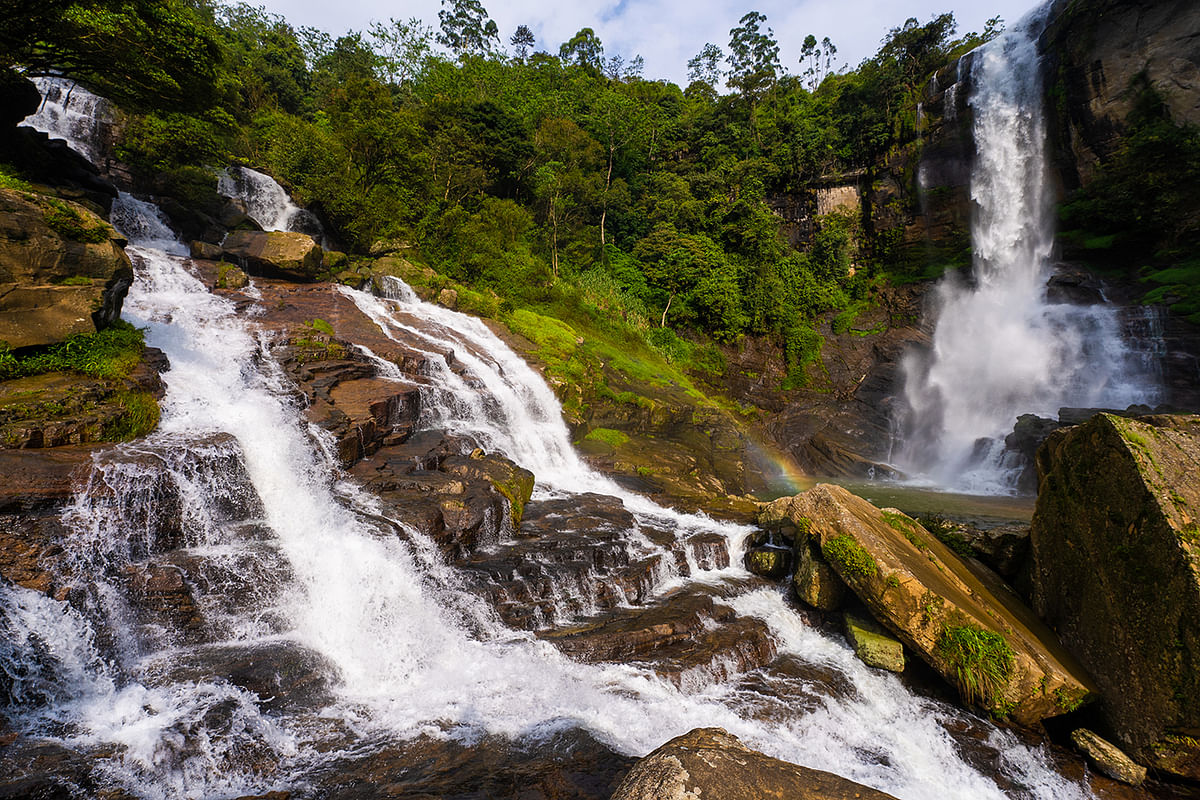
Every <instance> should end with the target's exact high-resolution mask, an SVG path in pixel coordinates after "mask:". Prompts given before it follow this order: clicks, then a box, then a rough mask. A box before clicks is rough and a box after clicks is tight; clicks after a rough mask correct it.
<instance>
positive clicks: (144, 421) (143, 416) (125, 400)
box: [103, 392, 159, 442]
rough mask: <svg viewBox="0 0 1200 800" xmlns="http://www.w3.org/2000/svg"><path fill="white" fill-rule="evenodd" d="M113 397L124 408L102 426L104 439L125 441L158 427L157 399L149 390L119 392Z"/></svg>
mask: <svg viewBox="0 0 1200 800" xmlns="http://www.w3.org/2000/svg"><path fill="white" fill-rule="evenodd" d="M114 399H115V400H116V401H117V403H119V404H120V405H121V407H122V408H123V409H124V413H123V414H122V415H121V416H120V417H118V418H117V419H116V420H114V421H112V422H110V423H108V424H107V425H105V426H104V433H103V436H104V439H105V440H107V441H113V442H126V441H129V440H130V439H136V438H137V437H139V436H145V435H146V434H147V433H150V431H152V430H154V429H155V428H156V427H158V419H159V408H158V401H157V400H155V399H154V395H152V394H150V393H149V392H119V393H117V394H116V395H115V397H114Z"/></svg>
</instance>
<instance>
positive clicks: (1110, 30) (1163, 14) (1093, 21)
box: [1040, 0, 1200, 188]
mask: <svg viewBox="0 0 1200 800" xmlns="http://www.w3.org/2000/svg"><path fill="white" fill-rule="evenodd" d="M1197 30H1200V6H1198V5H1197V4H1196V3H1194V2H1192V0H1085V1H1084V2H1067V0H1058V2H1057V3H1055V8H1054V11H1053V12H1052V21H1051V22H1050V24H1049V26H1048V27H1047V29H1046V32H1045V33H1044V34H1043V36H1042V40H1041V42H1040V45H1041V48H1042V50H1043V51H1045V52H1046V53H1047V60H1046V62H1045V64H1044V67H1045V69H1046V74H1047V79H1046V85H1047V88H1048V90H1049V91H1050V92H1051V93H1052V94H1054V95H1055V97H1056V101H1055V102H1050V103H1047V108H1048V109H1049V110H1050V111H1051V113H1052V114H1055V115H1056V117H1057V118H1056V119H1055V120H1054V123H1055V124H1054V125H1052V126H1051V131H1052V134H1053V136H1054V138H1055V139H1056V140H1057V141H1056V145H1057V149H1058V151H1059V155H1058V159H1057V161H1058V164H1059V166H1060V169H1061V172H1062V176H1063V182H1064V183H1065V184H1066V186H1067V187H1068V188H1073V187H1075V186H1078V185H1080V183H1084V184H1086V183H1087V182H1088V180H1089V179H1090V178H1091V176H1092V174H1093V173H1094V172H1095V168H1096V165H1097V164H1098V163H1099V162H1101V161H1103V160H1105V159H1107V158H1108V157H1109V156H1111V155H1112V154H1113V153H1114V152H1115V150H1116V149H1117V147H1119V146H1120V142H1121V134H1122V133H1123V131H1124V128H1125V118H1126V116H1127V115H1128V114H1129V112H1130V110H1131V109H1132V108H1133V105H1134V103H1135V101H1136V99H1137V92H1136V91H1135V90H1133V89H1132V85H1133V83H1134V81H1135V79H1140V78H1142V77H1144V78H1145V80H1146V81H1147V82H1148V83H1149V85H1150V86H1151V87H1153V88H1154V89H1156V90H1157V91H1158V92H1159V93H1160V94H1161V95H1162V96H1163V98H1164V100H1165V101H1166V103H1167V105H1168V107H1169V108H1170V110H1171V116H1172V118H1173V119H1174V120H1175V121H1176V122H1190V123H1192V124H1200V40H1197V37H1196V35H1195V32H1196V31H1197Z"/></svg>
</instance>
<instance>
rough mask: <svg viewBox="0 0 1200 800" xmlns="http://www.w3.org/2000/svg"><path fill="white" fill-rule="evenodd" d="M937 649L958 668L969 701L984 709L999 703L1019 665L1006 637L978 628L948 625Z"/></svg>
mask: <svg viewBox="0 0 1200 800" xmlns="http://www.w3.org/2000/svg"><path fill="white" fill-rule="evenodd" d="M934 650H935V652H936V653H937V654H938V656H940V657H941V658H942V659H944V660H945V661H946V662H947V663H948V664H949V665H950V666H951V667H952V668H953V669H954V674H955V680H956V683H957V684H958V688H959V690H960V691H961V692H962V696H963V699H964V700H965V701H966V702H968V703H972V704H976V705H979V706H982V707H984V708H995V707H996V706H997V705H998V704H999V702H1000V700H1001V697H1000V695H1001V692H1002V691H1003V689H1004V687H1005V686H1006V685H1007V684H1008V681H1009V678H1010V677H1012V672H1013V668H1014V665H1015V657H1014V656H1013V651H1012V648H1011V647H1009V645H1008V641H1007V640H1006V639H1005V638H1004V637H1003V636H1001V635H1000V634H998V633H995V632H993V631H987V630H984V629H983V628H980V627H979V626H978V625H958V626H951V625H945V626H943V628H942V634H941V636H940V637H938V641H937V645H936V646H935V648H934Z"/></svg>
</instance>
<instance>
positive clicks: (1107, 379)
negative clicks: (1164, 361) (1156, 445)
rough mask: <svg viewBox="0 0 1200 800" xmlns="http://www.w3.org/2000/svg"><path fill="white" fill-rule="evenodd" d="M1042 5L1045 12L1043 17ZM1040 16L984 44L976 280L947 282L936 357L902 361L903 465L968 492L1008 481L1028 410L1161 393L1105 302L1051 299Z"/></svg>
mask: <svg viewBox="0 0 1200 800" xmlns="http://www.w3.org/2000/svg"><path fill="white" fill-rule="evenodd" d="M1040 13H1042V14H1044V13H1046V12H1045V11H1044V10H1043V11H1042V12H1040ZM1042 24H1043V21H1042V20H1041V19H1039V18H1038V17H1037V16H1036V15H1035V17H1033V18H1030V19H1027V20H1026V21H1025V22H1024V23H1023V25H1021V26H1018V27H1017V28H1015V29H1014V30H1012V31H1010V32H1009V33H1007V34H1005V35H1003V36H1002V37H1000V38H998V39H996V40H995V41H993V42H990V43H988V44H987V45H985V46H983V47H982V48H981V49H980V50H978V51H976V58H975V59H974V61H973V62H972V74H971V84H972V90H971V96H970V98H969V103H970V106H971V108H972V109H973V111H974V115H975V122H974V130H975V143H976V153H977V154H976V163H975V166H974V169H973V173H972V176H971V198H972V201H973V216H972V221H971V239H972V245H973V250H974V264H973V276H972V277H973V282H967V281H964V280H963V279H961V278H960V277H959V276H956V275H950V276H948V277H947V278H946V279H945V280H944V281H943V282H942V284H941V286H939V287H938V289H937V294H936V298H935V299H936V314H937V317H936V328H935V331H934V335H933V342H932V348H931V350H930V352H928V353H920V354H911V355H910V356H909V357H908V358H907V359H906V361H905V364H904V371H905V375H906V382H905V387H904V399H905V400H906V406H907V414H906V415H905V416H904V418H903V419H902V428H903V437H904V446H903V449H902V450H903V451H902V453H901V454H900V457H899V459H898V460H899V462H900V466H902V467H904V468H905V469H906V470H908V471H909V472H910V473H912V474H914V475H920V476H923V477H925V478H928V479H932V480H933V481H935V482H936V483H937V484H938V485H941V486H945V487H952V488H956V489H960V490H965V491H977V492H997V491H1005V490H1007V489H1009V488H1011V485H1012V483H1013V482H1014V481H1015V478H1016V474H1015V473H1016V472H1019V467H1017V468H1016V469H1015V470H1014V469H1010V468H1008V467H1006V465H1005V464H1004V462H1003V458H1002V455H1003V451H1004V437H1005V436H1006V435H1007V434H1008V433H1010V432H1011V431H1012V429H1013V425H1014V424H1015V422H1016V420H1017V417H1018V416H1019V415H1021V414H1025V413H1033V414H1038V415H1040V416H1046V417H1055V418H1056V417H1057V416H1058V410H1059V408H1061V407H1064V406H1072V407H1082V408H1091V407H1104V408H1125V407H1126V406H1128V405H1130V404H1133V403H1153V402H1155V401H1156V399H1157V389H1156V386H1155V380H1154V376H1153V374H1152V370H1150V369H1147V364H1146V363H1145V360H1144V359H1141V358H1139V357H1138V356H1137V355H1136V354H1134V353H1131V352H1130V350H1129V348H1128V346H1127V345H1126V344H1125V342H1124V341H1123V340H1122V333H1121V323H1120V320H1119V317H1118V314H1117V312H1116V311H1115V310H1114V309H1113V308H1112V307H1110V306H1106V305H1087V306H1083V305H1073V304H1069V303H1062V302H1053V301H1051V300H1050V299H1048V297H1047V292H1046V283H1047V280H1048V279H1049V278H1050V276H1051V274H1052V265H1051V257H1052V254H1053V249H1054V219H1053V200H1054V198H1053V196H1052V191H1051V189H1050V186H1049V180H1048V175H1047V161H1046V129H1045V118H1044V115H1043V112H1042V85H1041V78H1040V74H1041V70H1040V67H1039V63H1038V62H1039V54H1038V51H1037V43H1036V38H1037V34H1038V32H1039V30H1040V29H1041V26H1042Z"/></svg>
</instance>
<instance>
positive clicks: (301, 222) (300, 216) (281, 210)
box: [217, 167, 325, 242]
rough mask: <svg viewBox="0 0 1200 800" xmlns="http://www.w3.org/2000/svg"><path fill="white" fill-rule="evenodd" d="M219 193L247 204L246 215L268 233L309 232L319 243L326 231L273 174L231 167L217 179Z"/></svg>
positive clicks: (247, 168)
mask: <svg viewBox="0 0 1200 800" xmlns="http://www.w3.org/2000/svg"><path fill="white" fill-rule="evenodd" d="M217 191H218V192H220V193H221V194H223V195H225V196H226V197H231V198H234V199H237V200H241V201H242V202H244V203H245V204H246V214H247V215H248V216H249V217H250V218H251V219H253V220H254V221H255V222H257V223H258V224H259V225H261V226H262V228H263V230H265V231H297V232H299V233H307V234H308V235H309V236H312V237H313V238H314V239H316V240H317V241H318V242H321V241H322V239H323V238H324V235H325V232H324V230H323V229H322V227H321V222H320V220H318V219H317V218H316V216H315V215H314V214H313V213H312V212H311V211H308V210H307V209H303V208H301V207H300V206H298V205H296V203H295V202H294V201H293V200H292V198H291V196H290V195H289V194H288V193H287V192H285V191H284V190H283V187H282V186H280V185H279V183H278V182H276V181H275V179H274V178H272V177H271V176H270V175H265V174H263V173H261V172H258V171H257V170H253V169H250V168H249V167H230V168H229V169H227V170H225V171H224V172H222V173H221V175H220V177H219V178H218V179H217Z"/></svg>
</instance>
